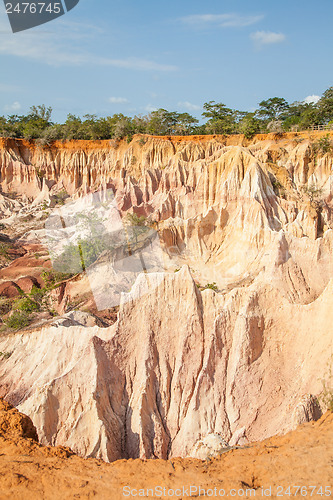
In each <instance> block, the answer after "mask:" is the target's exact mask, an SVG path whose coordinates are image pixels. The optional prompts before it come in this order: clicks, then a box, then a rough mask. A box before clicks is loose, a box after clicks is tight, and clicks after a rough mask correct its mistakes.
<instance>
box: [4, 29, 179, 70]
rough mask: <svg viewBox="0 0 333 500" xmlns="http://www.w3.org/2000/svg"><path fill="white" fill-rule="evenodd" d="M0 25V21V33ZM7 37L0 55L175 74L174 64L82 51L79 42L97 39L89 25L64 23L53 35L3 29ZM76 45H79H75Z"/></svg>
mask: <svg viewBox="0 0 333 500" xmlns="http://www.w3.org/2000/svg"><path fill="white" fill-rule="evenodd" d="M2 27H3V22H1V20H0V31H2ZM6 28H7V29H6V31H5V32H6V33H7V32H8V34H7V36H3V37H2V39H1V44H0V54H5V55H10V56H14V57H19V58H22V59H28V60H30V61H36V62H39V63H43V64H47V65H49V66H56V67H57V66H73V65H75V66H87V65H94V66H113V67H116V68H124V69H132V70H141V71H175V70H176V69H177V67H176V66H174V65H169V64H163V63H160V62H155V61H151V60H148V59H142V58H139V57H124V58H113V57H103V56H100V55H96V54H94V53H92V52H90V51H88V50H85V49H83V48H82V40H83V39H85V40H86V41H87V42H89V40H90V39H91V38H94V39H95V38H96V36H98V33H99V30H98V28H95V27H94V26H92V25H85V24H82V25H80V24H79V23H74V25H73V29H72V28H71V24H70V23H68V22H65V21H62V22H59V24H57V25H56V29H57V31H56V32H52V31H42V30H41V29H34V30H29V31H26V32H21V33H16V34H15V35H13V34H12V33H10V31H9V30H8V27H7V26H6ZM76 42H79V43H78V44H77V45H76Z"/></svg>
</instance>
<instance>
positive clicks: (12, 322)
mask: <svg viewBox="0 0 333 500" xmlns="http://www.w3.org/2000/svg"><path fill="white" fill-rule="evenodd" d="M30 322H31V318H30V315H29V313H27V312H26V311H14V312H13V314H12V315H11V316H9V318H8V319H7V320H6V321H5V322H4V323H5V326H6V327H7V328H10V329H11V330H20V329H21V328H24V327H26V326H28V325H29V324H30Z"/></svg>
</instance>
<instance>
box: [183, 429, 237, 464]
mask: <svg viewBox="0 0 333 500" xmlns="http://www.w3.org/2000/svg"><path fill="white" fill-rule="evenodd" d="M229 449H230V446H229V445H228V443H227V442H226V441H224V439H223V438H222V437H221V436H219V435H218V434H208V436H206V437H204V438H203V439H200V440H199V441H197V442H196V443H195V445H194V446H193V448H192V450H191V451H190V454H189V456H190V457H192V458H198V459H199V460H207V459H208V458H214V457H219V456H220V455H221V454H222V453H223V452H225V451H227V450H229Z"/></svg>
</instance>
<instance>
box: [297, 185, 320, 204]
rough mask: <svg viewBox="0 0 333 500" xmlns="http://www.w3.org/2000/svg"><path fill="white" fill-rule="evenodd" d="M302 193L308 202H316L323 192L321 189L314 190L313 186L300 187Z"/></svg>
mask: <svg viewBox="0 0 333 500" xmlns="http://www.w3.org/2000/svg"><path fill="white" fill-rule="evenodd" d="M302 191H303V193H305V194H306V195H307V196H308V197H309V199H310V202H314V201H317V200H318V199H319V198H321V197H322V195H323V190H322V189H321V188H316V186H315V184H311V185H310V186H302Z"/></svg>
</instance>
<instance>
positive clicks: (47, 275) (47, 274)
mask: <svg viewBox="0 0 333 500" xmlns="http://www.w3.org/2000/svg"><path fill="white" fill-rule="evenodd" d="M41 276H42V278H43V281H44V283H45V285H46V287H47V288H53V287H55V285H57V284H59V283H61V282H62V281H66V280H68V279H69V278H71V277H72V276H73V274H72V273H61V272H59V271H54V270H52V271H44V272H43V273H42V274H41Z"/></svg>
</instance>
